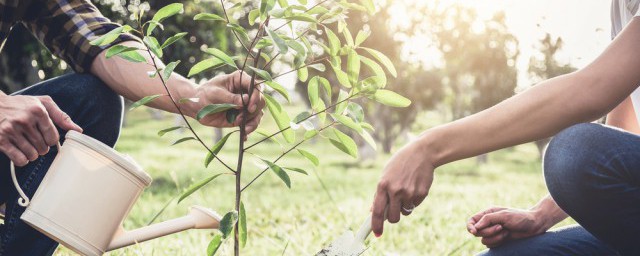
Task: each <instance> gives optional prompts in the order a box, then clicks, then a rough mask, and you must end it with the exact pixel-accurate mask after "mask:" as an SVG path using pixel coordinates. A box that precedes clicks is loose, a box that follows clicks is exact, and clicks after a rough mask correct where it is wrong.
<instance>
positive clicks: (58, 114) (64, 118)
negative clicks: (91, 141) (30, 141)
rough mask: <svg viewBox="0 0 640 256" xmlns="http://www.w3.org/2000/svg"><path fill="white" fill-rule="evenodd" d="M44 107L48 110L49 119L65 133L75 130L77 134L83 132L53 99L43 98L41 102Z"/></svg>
mask: <svg viewBox="0 0 640 256" xmlns="http://www.w3.org/2000/svg"><path fill="white" fill-rule="evenodd" d="M40 101H41V102H42V105H44V107H45V108H46V109H47V113H49V117H51V120H52V121H53V123H55V124H57V125H58V126H60V128H62V129H63V130H65V131H68V130H74V131H77V132H82V128H81V127H80V126H79V125H77V124H76V123H74V122H73V120H71V117H70V116H69V115H67V113H65V112H64V111H62V110H61V109H60V108H59V107H58V105H56V103H55V102H53V100H51V98H42V99H41V100H40Z"/></svg>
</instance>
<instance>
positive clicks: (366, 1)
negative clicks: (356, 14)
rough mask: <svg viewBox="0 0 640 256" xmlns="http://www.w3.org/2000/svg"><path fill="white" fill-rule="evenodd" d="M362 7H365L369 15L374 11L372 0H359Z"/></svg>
mask: <svg viewBox="0 0 640 256" xmlns="http://www.w3.org/2000/svg"><path fill="white" fill-rule="evenodd" d="M360 2H361V3H362V5H364V8H365V9H367V12H368V13H369V15H373V14H374V13H375V12H376V7H375V5H373V0H360Z"/></svg>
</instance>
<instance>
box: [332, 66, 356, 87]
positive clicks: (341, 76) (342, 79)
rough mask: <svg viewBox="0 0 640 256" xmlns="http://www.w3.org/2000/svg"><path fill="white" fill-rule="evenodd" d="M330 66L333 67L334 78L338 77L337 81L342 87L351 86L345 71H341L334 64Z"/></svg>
mask: <svg viewBox="0 0 640 256" xmlns="http://www.w3.org/2000/svg"><path fill="white" fill-rule="evenodd" d="M331 67H332V68H333V72H334V73H335V74H336V78H337V79H338V82H339V83H340V84H341V85H342V86H344V87H347V88H351V82H349V76H348V75H347V73H345V72H344V71H342V70H341V69H340V67H336V66H331Z"/></svg>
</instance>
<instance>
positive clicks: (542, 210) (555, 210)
mask: <svg viewBox="0 0 640 256" xmlns="http://www.w3.org/2000/svg"><path fill="white" fill-rule="evenodd" d="M531 211H533V213H534V215H535V216H536V219H537V220H538V221H540V225H541V228H542V230H545V231H546V230H548V229H549V228H551V227H553V226H554V225H555V224H558V223H559V222H561V221H563V220H564V219H566V218H567V217H569V215H568V214H567V213H565V212H564V211H563V210H562V209H561V208H560V206H558V204H557V203H556V201H555V200H553V198H552V197H551V196H550V195H547V196H546V197H544V198H543V199H542V200H540V202H538V203H537V204H536V205H535V206H534V207H532V208H531Z"/></svg>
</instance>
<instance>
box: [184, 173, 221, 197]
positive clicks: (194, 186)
mask: <svg viewBox="0 0 640 256" xmlns="http://www.w3.org/2000/svg"><path fill="white" fill-rule="evenodd" d="M220 175H222V173H218V174H215V175H212V176H211V177H207V178H205V179H202V180H201V181H198V182H196V183H194V184H191V186H189V188H187V190H185V191H184V192H182V195H180V198H179V199H178V203H180V202H182V200H184V199H185V198H187V197H189V196H190V195H191V194H193V193H195V192H196V191H198V190H200V189H201V188H202V187H204V186H205V185H207V184H209V182H211V181H212V180H215V179H216V178H218V177H219V176H220Z"/></svg>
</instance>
